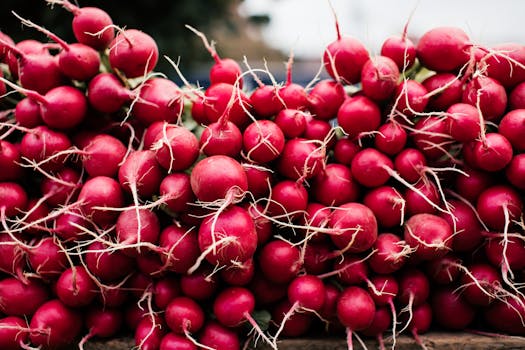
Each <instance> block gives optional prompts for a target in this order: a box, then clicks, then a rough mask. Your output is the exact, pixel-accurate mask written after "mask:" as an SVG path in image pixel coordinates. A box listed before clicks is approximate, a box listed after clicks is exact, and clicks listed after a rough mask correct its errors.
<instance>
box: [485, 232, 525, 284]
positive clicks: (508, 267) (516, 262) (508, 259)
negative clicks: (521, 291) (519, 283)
mask: <svg viewBox="0 0 525 350" xmlns="http://www.w3.org/2000/svg"><path fill="white" fill-rule="evenodd" d="M484 248H485V249H484V250H485V255H486V256H487V259H488V261H489V262H490V263H491V264H492V265H494V266H498V267H500V268H501V277H502V278H503V281H504V282H505V283H507V284H508V285H509V286H510V287H511V288H514V285H513V284H512V283H511V281H509V279H508V276H509V275H510V276H511V277H512V270H520V269H522V268H523V267H524V266H525V261H524V260H523V252H524V251H525V244H524V243H523V241H522V240H521V239H520V238H519V237H515V236H508V237H506V236H505V235H492V236H490V235H489V237H488V239H487V244H486V245H485V246H484Z"/></svg>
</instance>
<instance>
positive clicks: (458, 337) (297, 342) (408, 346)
mask: <svg viewBox="0 0 525 350" xmlns="http://www.w3.org/2000/svg"><path fill="white" fill-rule="evenodd" d="M421 340H422V342H423V343H424V345H425V346H426V348H427V349H428V350H485V349H491V350H518V349H520V350H521V349H525V338H520V337H505V338H503V337H488V336H481V335H473V334H465V333H461V334H456V333H432V334H426V335H422V336H421ZM365 343H366V346H367V349H368V350H374V349H378V343H377V342H376V341H373V340H367V341H366V342H365ZM278 344H279V349H280V350H347V349H348V348H347V346H346V342H345V339H335V338H331V339H304V338H301V339H286V340H281V341H280V342H279V343H278ZM396 344H397V345H396V349H399V350H416V349H417V350H422V349H423V348H422V347H421V346H420V345H419V344H417V343H416V342H415V341H414V340H413V339H412V338H410V337H408V336H402V337H399V338H398V339H397V343H396ZM133 346H134V343H133V340H131V339H118V340H112V341H109V342H98V341H90V342H89V343H88V344H86V346H85V350H129V349H132V348H133ZM385 346H386V348H387V349H390V348H391V343H390V342H388V341H386V342H385ZM249 349H257V350H269V349H270V347H268V346H264V345H263V344H262V343H261V344H260V345H259V346H257V347H256V348H253V347H251V348H249ZM354 349H362V347H361V345H360V344H359V343H357V341H354Z"/></svg>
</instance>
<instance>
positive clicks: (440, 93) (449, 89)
mask: <svg viewBox="0 0 525 350" xmlns="http://www.w3.org/2000/svg"><path fill="white" fill-rule="evenodd" d="M421 83H422V84H423V86H424V87H425V88H426V89H427V91H428V94H429V99H428V105H427V107H428V108H429V109H430V110H433V111H444V110H446V109H447V108H449V107H450V106H452V105H453V104H456V103H459V102H461V97H462V95H463V83H462V81H461V79H459V78H458V77H457V76H456V75H455V74H452V73H446V72H445V73H436V74H433V75H431V76H430V77H428V78H426V79H425V80H423V81H422V82H421Z"/></svg>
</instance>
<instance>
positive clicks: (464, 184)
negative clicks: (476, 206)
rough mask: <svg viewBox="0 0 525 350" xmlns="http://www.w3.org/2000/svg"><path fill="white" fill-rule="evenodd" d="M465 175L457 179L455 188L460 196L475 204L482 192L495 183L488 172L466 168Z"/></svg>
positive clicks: (460, 175) (459, 175)
mask: <svg viewBox="0 0 525 350" xmlns="http://www.w3.org/2000/svg"><path fill="white" fill-rule="evenodd" d="M463 171H464V174H458V176H457V177H456V178H455V181H454V182H455V184H454V188H455V190H456V191H457V192H458V194H459V195H460V196H462V197H463V198H465V199H467V200H468V201H470V202H471V203H475V202H476V200H477V198H478V197H479V195H480V194H481V192H483V191H484V190H485V189H487V188H489V187H490V186H492V185H493V184H494V183H495V178H493V176H492V174H491V173H489V172H486V171H481V170H476V169H472V168H470V167H465V168H464V169H463Z"/></svg>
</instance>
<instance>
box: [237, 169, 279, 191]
mask: <svg viewBox="0 0 525 350" xmlns="http://www.w3.org/2000/svg"><path fill="white" fill-rule="evenodd" d="M241 165H242V167H243V169H244V173H245V174H246V178H247V179H248V192H250V193H251V194H252V195H253V196H254V197H255V198H262V197H267V195H268V194H269V193H270V189H271V187H272V186H273V185H274V182H275V181H274V175H273V171H272V170H271V169H267V168H265V167H262V166H259V165H257V164H251V163H241Z"/></svg>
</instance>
